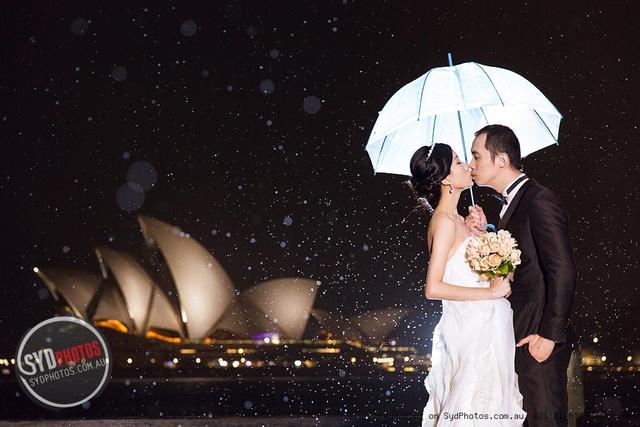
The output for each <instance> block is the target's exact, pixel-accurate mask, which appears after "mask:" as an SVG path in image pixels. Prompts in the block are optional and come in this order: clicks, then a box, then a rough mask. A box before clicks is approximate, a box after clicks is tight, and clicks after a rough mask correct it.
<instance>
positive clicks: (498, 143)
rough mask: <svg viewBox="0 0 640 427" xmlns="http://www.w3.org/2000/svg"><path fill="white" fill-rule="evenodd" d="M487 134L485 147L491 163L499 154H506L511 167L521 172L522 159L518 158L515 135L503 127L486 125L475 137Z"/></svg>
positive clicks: (517, 142) (518, 152)
mask: <svg viewBox="0 0 640 427" xmlns="http://www.w3.org/2000/svg"><path fill="white" fill-rule="evenodd" d="M483 133H486V134H487V141H486V142H485V146H486V148H487V150H489V152H490V153H491V161H492V162H494V161H495V160H496V156H497V155H498V154H499V153H506V154H507V156H508V157H509V162H510V163H511V167H513V168H515V169H518V170H522V166H523V165H522V157H520V141H518V137H517V136H516V134H515V133H513V131H512V130H511V128H508V127H507V126H503V125H488V126H485V127H483V128H482V129H480V130H479V131H477V132H476V136H478V135H481V134H483Z"/></svg>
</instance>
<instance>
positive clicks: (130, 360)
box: [127, 357, 133, 365]
mask: <svg viewBox="0 0 640 427" xmlns="http://www.w3.org/2000/svg"><path fill="white" fill-rule="evenodd" d="M127 363H128V364H129V365H131V364H132V363H133V359H132V358H130V357H128V358H127Z"/></svg>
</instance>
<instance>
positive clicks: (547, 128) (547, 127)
mask: <svg viewBox="0 0 640 427" xmlns="http://www.w3.org/2000/svg"><path fill="white" fill-rule="evenodd" d="M533 112H534V113H536V116H538V118H539V119H540V121H541V122H542V124H543V125H544V128H545V129H546V130H547V132H549V135H551V138H553V140H554V141H555V142H556V145H560V143H559V142H558V140H557V139H556V137H555V136H553V132H551V129H549V126H547V123H546V122H545V121H544V120H543V119H542V117H540V114H538V112H537V111H536V109H535V108H534V109H533Z"/></svg>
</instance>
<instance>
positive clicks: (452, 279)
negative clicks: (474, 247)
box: [442, 236, 489, 288]
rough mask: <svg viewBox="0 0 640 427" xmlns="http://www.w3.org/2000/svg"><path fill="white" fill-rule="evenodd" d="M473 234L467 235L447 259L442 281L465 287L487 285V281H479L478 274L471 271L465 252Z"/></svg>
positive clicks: (484, 286)
mask: <svg viewBox="0 0 640 427" xmlns="http://www.w3.org/2000/svg"><path fill="white" fill-rule="evenodd" d="M473 237H474V236H468V237H467V238H465V239H464V240H463V241H462V243H460V245H458V247H457V248H456V251H455V252H454V253H453V255H452V256H451V258H449V260H448V261H447V264H446V265H445V268H444V275H443V277H442V281H443V282H445V283H448V284H450V285H457V286H465V287H467V288H486V287H489V281H488V280H485V281H480V280H479V278H480V275H479V274H478V273H476V272H475V271H473V269H472V268H471V266H470V265H469V263H468V262H467V260H466V259H465V252H466V250H467V244H468V243H469V239H472V238H473Z"/></svg>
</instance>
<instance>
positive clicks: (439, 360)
mask: <svg viewBox="0 0 640 427" xmlns="http://www.w3.org/2000/svg"><path fill="white" fill-rule="evenodd" d="M472 237H473V236H469V237H467V238H466V239H465V240H464V241H463V242H462V243H461V244H460V246H459V247H458V248H457V249H456V252H455V253H454V254H453V256H452V257H451V258H450V259H449V260H448V261H447V264H446V266H445V272H444V277H443V279H442V280H443V282H445V283H449V284H451V285H458V286H465V287H488V286H489V282H488V281H479V275H478V274H477V273H475V272H474V271H473V270H472V269H471V267H470V266H469V264H468V263H467V262H466V260H465V250H466V247H467V243H468V240H469V239H470V238H472ZM512 317H513V311H512V310H511V304H510V303H509V301H507V299H506V298H499V299H491V300H478V301H448V300H443V301H442V317H441V318H440V321H439V322H438V324H437V325H436V327H435V330H434V331H433V347H432V351H431V363H432V367H431V371H430V372H429V374H428V375H427V377H426V378H425V380H424V385H425V387H426V389H427V392H428V393H429V400H428V402H427V405H426V406H425V408H424V410H423V413H422V427H426V426H521V425H522V424H523V422H524V418H525V416H526V412H525V411H523V410H522V394H520V390H519V388H518V376H517V374H516V373H515V368H514V357H515V338H514V333H513V323H512V322H513V320H512ZM503 414H504V415H503ZM505 416H506V417H509V418H510V419H509V418H506V419H505V418H504V417H505Z"/></svg>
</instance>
